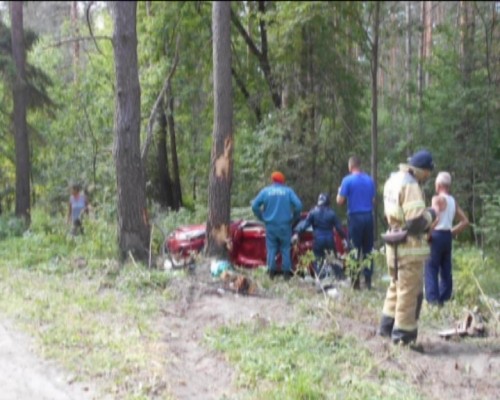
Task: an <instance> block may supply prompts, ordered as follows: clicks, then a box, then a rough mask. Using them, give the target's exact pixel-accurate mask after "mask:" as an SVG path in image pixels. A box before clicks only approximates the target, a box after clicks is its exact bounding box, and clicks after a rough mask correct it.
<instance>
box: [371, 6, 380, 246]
mask: <svg viewBox="0 0 500 400" xmlns="http://www.w3.org/2000/svg"><path fill="white" fill-rule="evenodd" d="M379 29H380V2H379V1H376V2H375V14H374V18H373V41H372V46H371V53H372V54H371V75H372V76H371V78H372V101H371V103H372V104H371V108H372V110H371V111H372V121H371V139H372V143H371V144H372V155H371V173H372V178H373V181H374V182H375V187H377V180H378V178H377V168H378V156H377V155H378V85H377V76H378V59H379V54H378V53H379ZM373 230H374V233H375V234H376V233H377V230H378V227H377V202H375V204H374V219H373ZM375 237H377V236H376V235H375Z"/></svg>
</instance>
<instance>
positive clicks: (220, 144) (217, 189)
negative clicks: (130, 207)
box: [206, 1, 233, 258]
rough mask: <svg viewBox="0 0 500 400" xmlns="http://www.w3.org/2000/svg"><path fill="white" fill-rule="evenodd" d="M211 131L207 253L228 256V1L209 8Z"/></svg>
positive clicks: (230, 156)
mask: <svg viewBox="0 0 500 400" xmlns="http://www.w3.org/2000/svg"><path fill="white" fill-rule="evenodd" d="M212 31H213V66H214V67H213V68H214V77H213V81H214V131H213V142H212V155H211V165H210V176H209V184H208V221H207V245H206V252H207V255H209V256H217V257H221V258H227V257H228V252H227V246H226V245H227V241H228V240H229V238H230V235H229V233H230V232H229V222H230V212H231V184H232V177H233V99H232V87H231V36H230V34H231V3H230V2H224V1H214V2H213V7H212Z"/></svg>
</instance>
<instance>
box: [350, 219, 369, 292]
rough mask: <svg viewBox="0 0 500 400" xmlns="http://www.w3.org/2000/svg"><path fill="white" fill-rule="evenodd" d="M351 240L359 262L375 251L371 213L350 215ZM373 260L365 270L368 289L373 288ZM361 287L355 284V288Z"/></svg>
mask: <svg viewBox="0 0 500 400" xmlns="http://www.w3.org/2000/svg"><path fill="white" fill-rule="evenodd" d="M349 239H350V241H351V243H352V245H353V246H354V248H355V249H356V250H357V258H358V261H362V260H364V259H365V258H366V257H368V256H369V255H370V254H371V253H372V251H373V216H372V213H371V212H363V213H353V214H349ZM372 274H373V260H372V261H371V262H370V265H369V266H366V267H364V268H363V275H364V276H365V282H366V285H367V287H368V288H371V277H372ZM358 285H359V278H358V284H356V282H355V287H356V286H358Z"/></svg>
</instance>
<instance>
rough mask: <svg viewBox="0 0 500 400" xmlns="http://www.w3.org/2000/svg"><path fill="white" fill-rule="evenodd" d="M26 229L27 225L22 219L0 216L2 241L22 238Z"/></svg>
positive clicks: (0, 237)
mask: <svg viewBox="0 0 500 400" xmlns="http://www.w3.org/2000/svg"><path fill="white" fill-rule="evenodd" d="M25 229H26V225H25V223H24V221H23V220H22V219H21V218H17V217H16V216H14V215H1V216H0V240H2V239H6V238H9V237H16V236H22V234H23V233H24V231H25Z"/></svg>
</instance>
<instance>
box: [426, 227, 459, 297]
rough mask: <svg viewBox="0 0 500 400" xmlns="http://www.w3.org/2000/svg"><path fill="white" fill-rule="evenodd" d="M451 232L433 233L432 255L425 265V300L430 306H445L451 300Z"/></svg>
mask: <svg viewBox="0 0 500 400" xmlns="http://www.w3.org/2000/svg"><path fill="white" fill-rule="evenodd" d="M451 242H452V236H451V231H449V230H447V231H437V230H435V231H432V233H431V255H430V257H429V259H428V260H427V262H426V264H425V298H426V300H427V302H428V303H430V304H443V303H444V302H445V301H447V300H449V299H450V298H451V292H452V290H453V281H452V276H451V248H452V243H451Z"/></svg>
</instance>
